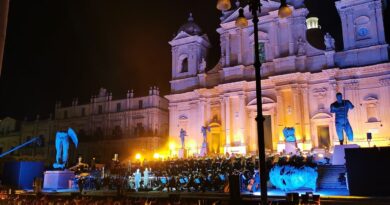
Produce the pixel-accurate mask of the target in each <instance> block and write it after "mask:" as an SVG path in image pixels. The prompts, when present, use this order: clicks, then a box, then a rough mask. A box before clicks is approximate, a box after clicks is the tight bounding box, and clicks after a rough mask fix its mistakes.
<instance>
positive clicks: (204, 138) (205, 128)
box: [201, 126, 210, 144]
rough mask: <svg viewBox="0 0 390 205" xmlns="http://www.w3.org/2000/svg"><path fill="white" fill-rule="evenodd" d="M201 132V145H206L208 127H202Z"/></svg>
mask: <svg viewBox="0 0 390 205" xmlns="http://www.w3.org/2000/svg"><path fill="white" fill-rule="evenodd" d="M201 132H202V136H203V144H207V132H210V127H209V126H207V127H206V126H202V128H201Z"/></svg>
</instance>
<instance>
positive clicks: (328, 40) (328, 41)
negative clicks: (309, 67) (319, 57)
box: [324, 33, 335, 51]
mask: <svg viewBox="0 0 390 205" xmlns="http://www.w3.org/2000/svg"><path fill="white" fill-rule="evenodd" d="M324 43H325V49H326V50H327V51H331V50H334V49H335V40H334V38H333V37H332V36H331V35H330V34H329V33H326V34H325V36H324Z"/></svg>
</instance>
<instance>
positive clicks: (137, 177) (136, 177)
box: [134, 169, 142, 191]
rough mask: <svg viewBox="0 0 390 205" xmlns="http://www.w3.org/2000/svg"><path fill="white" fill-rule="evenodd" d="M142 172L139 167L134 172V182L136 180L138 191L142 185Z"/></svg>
mask: <svg viewBox="0 0 390 205" xmlns="http://www.w3.org/2000/svg"><path fill="white" fill-rule="evenodd" d="M141 178H142V176H141V172H140V171H139V169H137V171H136V172H135V173H134V182H135V190H136V191H138V189H139V188H140V186H141Z"/></svg>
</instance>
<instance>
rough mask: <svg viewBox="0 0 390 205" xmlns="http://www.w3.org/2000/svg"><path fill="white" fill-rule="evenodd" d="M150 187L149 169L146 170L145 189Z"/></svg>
mask: <svg viewBox="0 0 390 205" xmlns="http://www.w3.org/2000/svg"><path fill="white" fill-rule="evenodd" d="M148 185H149V171H148V168H145V171H144V187H145V188H148Z"/></svg>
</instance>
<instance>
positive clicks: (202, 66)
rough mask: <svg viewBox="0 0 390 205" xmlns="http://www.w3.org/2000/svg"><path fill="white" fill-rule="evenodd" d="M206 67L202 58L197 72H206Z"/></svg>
mask: <svg viewBox="0 0 390 205" xmlns="http://www.w3.org/2000/svg"><path fill="white" fill-rule="evenodd" d="M206 66H207V63H206V60H205V59H204V58H202V61H201V62H200V65H199V67H200V69H199V70H200V71H201V72H204V71H205V70H206Z"/></svg>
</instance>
